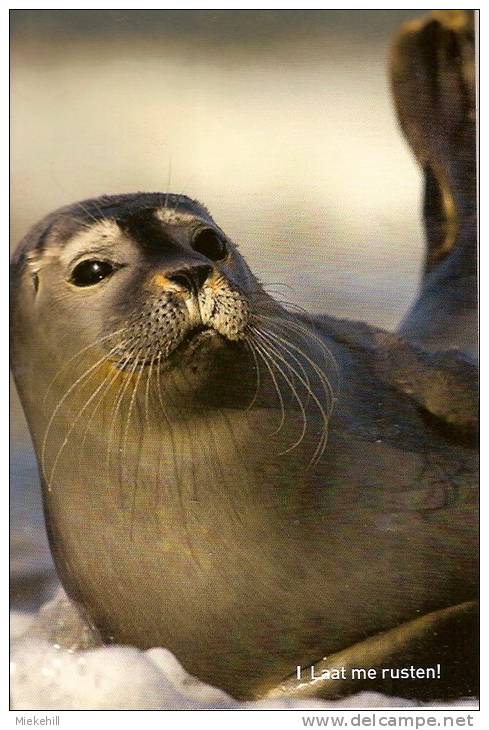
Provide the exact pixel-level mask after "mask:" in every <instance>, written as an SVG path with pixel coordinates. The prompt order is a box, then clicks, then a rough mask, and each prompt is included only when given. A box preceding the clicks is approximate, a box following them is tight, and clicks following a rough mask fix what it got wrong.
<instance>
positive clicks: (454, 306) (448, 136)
mask: <svg viewBox="0 0 489 730" xmlns="http://www.w3.org/2000/svg"><path fill="white" fill-rule="evenodd" d="M391 70H392V86H393V93H394V99H395V104H396V108H397V112H398V117H399V121H400V124H401V127H402V129H403V131H404V134H405V135H406V138H407V140H408V142H409V144H410V146H411V148H412V150H413V152H414V154H415V156H416V159H417V160H418V162H419V164H420V165H421V166H422V168H423V170H424V175H425V201H424V220H425V230H426V239H427V251H426V259H425V267H424V276H423V280H422V284H421V289H420V293H419V297H418V299H417V301H416V302H415V304H414V305H413V307H412V308H411V310H410V311H409V312H408V314H407V315H406V317H405V318H404V320H403V322H402V323H401V326H400V329H399V331H400V333H401V334H402V335H403V337H405V338H407V339H409V340H411V341H414V342H417V343H420V344H422V345H423V347H424V348H425V349H429V350H432V351H435V350H446V349H450V348H459V349H461V350H464V351H466V352H470V353H472V354H476V352H477V192H476V190H477V189H476V110H475V53H474V13H473V12H472V11H463V10H437V11H434V12H432V13H430V14H429V15H427V16H424V17H423V18H421V19H420V20H419V21H414V22H412V23H409V24H407V25H406V26H404V27H403V29H402V31H401V33H400V34H399V36H398V39H397V41H396V43H395V45H394V48H393V53H392V62H391Z"/></svg>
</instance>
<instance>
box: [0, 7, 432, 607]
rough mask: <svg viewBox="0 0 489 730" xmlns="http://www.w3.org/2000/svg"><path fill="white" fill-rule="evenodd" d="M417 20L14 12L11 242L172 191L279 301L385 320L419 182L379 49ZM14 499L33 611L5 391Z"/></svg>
mask: <svg viewBox="0 0 489 730" xmlns="http://www.w3.org/2000/svg"><path fill="white" fill-rule="evenodd" d="M416 14H417V13H415V12H414V11H395V10H368V11H367V10H361V11H358V10H349V11H338V10H334V11H333V10H323V11H313V10H304V11H301V10H290V11H289V10H279V11H273V10H250V11H248V10H220V11H219V10H203V11H197V10H186V11H176V10H141V11H139V10H130V11H123V10H96V11H95V10H14V11H11V92H12V107H11V110H12V111H11V114H12V116H11V121H12V126H11V129H12V135H11V145H12V157H11V160H12V177H11V180H12V197H11V200H12V218H11V231H12V245H13V246H15V245H16V244H17V242H18V241H19V240H20V238H21V237H22V236H23V235H24V234H25V233H26V232H27V230H28V229H29V227H30V226H31V225H32V224H34V223H35V222H36V221H37V220H38V219H39V218H40V217H41V216H43V215H44V214H46V213H48V212H49V211H51V210H52V209H53V208H56V207H58V206H60V205H64V204H67V203H71V202H73V201H75V200H80V199H83V198H86V197H92V196H96V195H101V194H103V193H116V192H119V193H120V192H135V191H137V190H144V191H163V192H165V191H167V190H170V191H171V192H176V193H179V192H183V193H185V194H187V195H190V196H191V197H195V198H197V199H198V200H200V201H201V202H203V203H204V204H205V205H206V206H207V207H208V208H209V209H210V211H211V213H212V215H213V217H214V218H215V220H216V222H217V223H218V224H219V225H220V226H221V227H222V228H223V229H224V230H225V231H226V232H227V234H228V235H230V236H231V238H232V239H233V240H234V241H235V242H236V243H238V244H239V245H240V247H241V252H242V253H243V254H244V256H245V257H246V258H247V260H248V262H249V263H250V265H251V267H252V268H253V269H254V271H255V272H256V273H258V275H259V276H260V277H261V278H262V280H263V281H264V282H265V284H267V283H268V284H271V285H272V284H273V290H274V291H275V292H276V293H277V294H280V296H282V297H285V298H286V299H289V300H292V301H295V302H297V303H299V304H301V305H302V306H305V307H306V308H308V309H310V310H311V311H316V312H317V311H326V312H328V313H329V314H333V315H337V316H340V317H348V318H353V319H362V320H366V321H368V322H370V323H373V324H376V325H379V326H382V327H385V328H388V329H390V328H393V327H395V326H396V325H397V323H398V322H399V320H400V319H401V317H402V315H403V314H404V312H405V311H406V310H407V308H408V306H409V303H410V302H411V301H412V299H413V297H414V296H415V293H416V289H417V284H418V281H419V276H420V269H421V266H422V259H423V234H422V228H421V189H422V181H421V174H420V171H419V170H418V169H417V167H416V164H415V162H414V159H413V158H412V156H411V153H410V151H409V149H408V148H407V145H406V144H405V142H404V140H403V138H402V136H401V134H400V131H399V129H398V127H397V123H396V118H395V114H394V108H393V104H392V101H391V97H390V89H389V78H388V54H389V46H390V43H391V40H392V36H393V34H394V33H395V32H396V31H397V30H398V28H399V26H400V24H401V23H403V22H404V21H406V20H409V19H411V18H412V17H414V16H415V15H416ZM277 284H280V286H279V287H277ZM11 504H12V574H13V583H12V586H13V598H14V606H18V607H19V608H30V607H32V606H34V605H37V603H38V602H39V601H40V600H41V599H42V598H43V597H44V595H45V592H46V591H47V590H49V588H48V587H49V585H51V583H50V581H51V577H52V567H51V563H50V559H49V556H48V551H47V547H46V542H45V536H44V532H43V523H42V516H41V504H40V496H39V489H38V485H37V475H36V467H35V462H34V457H33V454H32V449H31V446H30V442H29V437H28V434H27V431H26V427H25V423H24V420H23V416H22V414H21V410H20V408H19V405H18V402H17V400H16V398H15V397H14V398H13V401H12V501H11Z"/></svg>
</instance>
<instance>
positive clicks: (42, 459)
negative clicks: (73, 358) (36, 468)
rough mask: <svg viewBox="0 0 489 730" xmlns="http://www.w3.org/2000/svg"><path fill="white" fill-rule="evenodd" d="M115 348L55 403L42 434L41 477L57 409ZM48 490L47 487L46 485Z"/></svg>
mask: <svg viewBox="0 0 489 730" xmlns="http://www.w3.org/2000/svg"><path fill="white" fill-rule="evenodd" d="M117 347H118V346H116V347H114V348H112V350H110V352H108V353H107V354H106V355H104V356H103V357H101V358H100V360H97V362H96V363H95V364H94V365H92V366H91V367H89V368H88V369H87V370H85V372H84V373H82V375H80V377H78V378H77V379H76V380H75V382H74V383H73V384H72V385H71V386H70V387H69V388H68V390H67V391H66V393H65V394H64V396H63V397H62V398H61V399H60V400H59V401H58V403H57V405H56V407H55V409H54V411H53V413H52V414H51V417H50V419H49V422H48V425H47V427H46V431H45V433H44V439H43V443H42V448H41V471H42V473H43V475H44V477H45V478H46V476H47V475H46V471H45V466H46V447H47V441H48V437H49V433H50V431H51V426H52V424H53V421H54V419H55V418H56V416H57V414H58V412H59V409H60V408H61V406H62V405H63V403H65V401H66V399H67V398H68V397H69V396H70V394H71V393H72V392H73V390H74V389H75V388H76V387H77V386H78V385H79V384H80V383H81V382H83V380H85V378H87V377H88V376H89V375H90V374H91V373H93V371H94V370H96V368H98V367H99V366H100V365H101V364H102V363H103V362H105V361H106V360H108V359H109V358H110V355H111V354H112V353H113V352H115V350H116V349H117ZM48 490H50V487H49V485H48Z"/></svg>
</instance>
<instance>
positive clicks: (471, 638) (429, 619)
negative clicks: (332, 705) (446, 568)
mask: <svg viewBox="0 0 489 730" xmlns="http://www.w3.org/2000/svg"><path fill="white" fill-rule="evenodd" d="M477 638H478V603H477V602H476V601H466V602H464V603H460V604H458V605H455V606H449V607H447V608H443V609H440V610H438V611H433V612H431V613H428V614H425V615H424V616H421V617H419V618H416V619H414V620H412V621H409V622H407V623H404V624H402V625H401V626H396V627H395V628H393V629H389V630H388V631H384V632H381V633H379V634H376V635H375V636H369V637H368V638H367V639H365V640H364V641H361V642H358V643H357V644H354V645H353V646H351V647H348V648H347V649H344V650H342V651H340V652H337V653H336V654H334V655H332V656H328V657H324V658H323V659H321V660H320V661H318V662H316V663H315V664H314V676H315V679H311V678H310V676H311V672H310V668H306V667H304V668H303V669H302V672H301V674H302V679H301V680H298V679H297V675H296V674H295V673H294V674H292V675H290V676H289V677H287V678H285V679H284V680H283V682H281V683H280V685H278V686H277V687H274V688H273V689H271V690H269V691H267V692H266V694H264V695H262V698H263V699H265V698H266V699H285V698H288V697H294V698H295V699H298V700H300V699H303V700H306V699H310V698H313V697H315V698H320V699H334V698H337V697H340V696H342V695H346V694H351V693H353V692H360V691H378V692H383V693H384V694H389V695H392V696H403V697H411V698H417V699H424V698H426V699H433V697H439V698H443V699H444V700H446V699H448V698H450V697H467V696H475V695H476V694H477V691H478V681H477V676H476V674H477V667H476V664H477V662H476V661H475V659H476V655H477ZM438 665H439V666H438ZM342 667H343V668H344V670H345V671H344V674H345V677H346V678H345V679H334V678H328V674H327V672H329V676H331V674H332V670H335V669H336V670H340V671H341V668H342ZM410 667H413V668H414V669H419V668H421V669H426V668H432V669H434V670H435V678H431V677H430V678H426V679H424V678H421V677H419V676H418V678H413V677H407V678H399V679H398V678H396V670H398V669H403V668H404V669H408V670H409V669H410ZM354 669H364V670H367V671H368V670H369V669H370V670H374V671H373V672H371V675H370V677H368V676H367V677H363V676H359V675H363V673H362V672H360V673H357V674H356V676H355V677H354V678H352V677H353V672H352V670H354ZM383 670H386V672H383ZM389 670H394V671H393V672H392V673H391V672H390V671H389ZM438 670H439V674H438ZM323 673H324V674H323ZM322 674H323V678H321V675H322ZM383 675H384V676H383ZM385 675H386V676H385ZM333 676H334V675H333ZM433 685H435V686H436V689H435V691H434V690H433Z"/></svg>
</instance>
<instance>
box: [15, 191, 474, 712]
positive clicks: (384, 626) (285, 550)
mask: <svg viewBox="0 0 489 730" xmlns="http://www.w3.org/2000/svg"><path fill="white" fill-rule="evenodd" d="M12 291H13V294H12V305H13V306H12V330H13V332H14V338H13V349H12V355H13V371H14V375H15V379H16V383H17V386H18V389H19V393H20V396H21V399H22V403H23V406H24V409H25V412H26V415H27V419H28V422H29V426H30V430H31V434H32V438H33V442H34V445H35V448H36V453H37V458H38V462H39V470H40V474H41V478H42V482H43V492H44V503H45V512H46V521H47V526H48V533H49V537H50V543H51V547H52V551H53V555H54V558H55V561H56V565H57V569H58V571H59V574H60V577H61V579H62V581H63V584H64V586H65V588H66V590H67V591H68V593H69V595H70V596H71V597H72V598H73V599H74V600H75V601H77V602H78V603H79V604H80V605H81V606H83V607H84V609H85V610H86V611H87V613H88V615H89V617H90V619H91V620H92V621H93V622H94V624H95V625H96V626H97V628H98V629H99V630H100V632H101V634H102V636H103V638H104V640H105V641H107V642H117V643H125V644H132V645H136V646H139V647H142V648H149V647H153V646H165V647H168V648H169V649H171V650H172V651H173V652H174V653H175V654H176V656H177V657H178V658H179V660H180V661H181V662H182V663H183V664H184V666H185V667H186V669H187V670H188V671H190V672H191V673H193V674H195V675H197V676H199V677H200V678H202V679H203V680H205V681H207V682H209V683H211V684H214V685H218V686H220V687H222V688H224V689H225V690H227V691H228V692H230V693H231V694H232V695H234V696H236V697H242V698H250V697H256V696H261V695H264V694H265V693H267V692H269V691H271V690H272V689H273V687H275V686H276V685H277V684H279V683H280V682H281V680H283V679H284V678H285V677H287V676H288V675H289V674H292V673H293V672H294V671H295V667H296V666H297V665H302V666H307V665H310V664H312V663H314V662H315V661H318V660H320V659H322V658H323V657H325V656H327V655H333V654H335V652H340V651H342V650H344V649H345V648H346V647H351V646H354V645H356V644H357V643H359V642H362V641H363V640H365V639H366V638H367V637H371V636H373V635H375V634H378V633H379V632H385V631H388V630H391V629H393V628H395V627H399V626H400V625H403V624H405V623H407V622H410V621H413V620H415V619H417V618H419V617H420V616H423V615H425V614H428V613H430V612H434V611H438V610H441V609H445V608H447V607H450V606H454V605H457V604H461V603H464V602H467V601H470V600H472V599H473V598H474V594H475V591H476V580H477V578H476V557H475V547H474V546H475V543H476V523H475V519H474V507H475V500H476V455H475V450H474V447H473V444H472V443H471V441H470V434H469V432H468V429H467V428H466V424H467V423H469V424H470V423H471V421H470V418H468V420H467V418H466V417H467V413H466V412H465V411H466V410H467V409H468V405H467V404H468V403H469V401H470V398H469V397H468V396H467V398H464V399H463V404H464V405H463V406H462V407H461V409H460V412H458V411H456V412H455V415H454V414H453V412H452V411H451V416H450V418H451V419H452V420H451V423H449V424H448V425H447V418H446V417H445V411H444V410H443V407H444V406H443V404H444V398H440V399H439V400H440V402H437V403H436V404H435V405H433V392H434V391H433V388H431V387H428V388H427V389H426V387H425V386H423V383H421V384H420V383H419V378H418V377H417V376H416V378H415V379H414V380H413V378H411V375H410V368H411V369H412V368H413V366H412V362H414V363H415V365H414V370H415V371H416V372H417V368H419V371H420V372H423V373H424V372H426V373H427V374H426V378H427V379H428V381H429V383H431V382H434V381H435V380H436V382H437V383H443V384H444V386H445V387H446V388H448V389H449V390H451V391H454V392H455V391H456V390H457V388H458V386H459V383H458V382H457V381H456V373H455V375H453V373H452V371H451V370H450V368H448V369H446V368H445V365H444V362H441V363H440V362H438V361H434V360H433V361H432V360H429V362H426V361H425V360H424V359H423V358H424V357H425V356H424V355H420V353H419V352H418V351H417V350H416V349H415V348H411V347H410V346H409V345H407V344H403V346H402V347H401V348H400V349H399V347H398V345H399V342H400V341H399V340H398V339H397V338H396V337H395V336H391V337H392V340H389V339H388V338H387V339H386V335H385V333H382V332H380V331H378V330H374V329H372V328H369V327H367V326H365V325H359V324H354V323H353V324H352V323H346V322H342V321H338V320H334V319H332V318H329V317H318V318H315V319H313V318H308V317H306V316H297V315H293V314H291V313H290V312H288V311H287V310H286V309H284V308H283V307H281V306H280V305H279V304H278V303H276V302H275V301H274V300H273V299H272V298H271V297H269V296H268V295H267V293H266V292H265V290H264V289H263V288H262V286H261V285H260V284H259V282H258V281H257V280H256V278H255V277H254V276H253V274H252V273H251V271H250V270H249V268H248V266H247V264H246V262H245V261H244V259H243V258H242V256H240V254H239V253H238V251H237V249H236V247H235V246H234V245H233V244H232V242H231V241H230V240H229V239H228V238H227V236H226V235H225V234H224V232H223V231H222V230H221V229H219V227H218V226H217V225H216V224H215V222H214V221H213V220H212V218H211V216H210V214H209V213H208V212H207V211H206V210H205V209H204V208H203V207H202V206H201V205H199V204H198V203H196V202H195V201H191V200H190V199H188V198H184V197H182V196H172V195H170V196H168V195H162V194H161V195H160V194H148V195H145V194H144V195H143V194H135V195H129V196H112V197H104V198H99V199H97V200H89V201H84V202H83V203H81V204H78V205H74V206H71V207H68V208H65V209H61V210H60V211H57V212H56V213H54V214H52V215H51V216H49V217H48V218H47V219H46V220H45V221H43V222H42V223H41V224H39V226H38V227H37V228H36V229H34V230H33V232H32V233H31V234H30V235H28V237H27V238H26V239H25V241H24V242H23V244H21V246H20V248H19V251H18V253H17V255H16V258H15V260H14V262H13V290H12ZM396 348H397V349H396ZM403 348H404V349H403ZM394 353H397V355H396V357H397V359H395V358H394ZM399 353H400V354H399ZM393 358H394V359H393ZM408 360H409V363H411V365H410V364H409V363H408V364H407V365H405V363H406V362H407V361H408ZM467 367H470V365H467ZM430 368H431V369H430ZM457 372H458V371H457ZM453 377H455V380H453ZM450 378H452V380H451V379H450ZM430 379H431V380H430ZM406 383H409V387H406ZM425 385H426V384H425ZM423 387H425V390H423ZM460 387H462V386H460ZM426 390H428V392H429V397H430V398H431V401H430V402H428V401H429V398H427V396H426ZM440 403H441V405H440ZM440 409H441V410H440ZM464 418H465V419H466V420H463V419H464ZM448 420H449V419H448ZM461 423H463V424H464V426H463V427H462V428H461V425H460V424H461ZM462 431H463V433H462ZM432 634H436V632H435V631H433V632H432ZM396 646H397V644H396ZM410 651H412V649H410ZM438 651H439V655H440V656H441V657H443V661H444V662H445V664H444V666H445V672H444V678H443V684H438V685H437V687H436V689H433V692H434V693H435V695H436V692H441V693H442V694H441V695H436V696H446V695H450V694H455V695H457V694H460V693H465V694H467V693H469V692H471V691H473V681H474V680H473V677H472V676H471V675H470V674H467V673H461V672H460V671H459V664H458V662H459V661H460V656H459V655H457V657H454V656H453V655H452V653H451V652H450V647H447V646H446V645H445V644H444V645H443V646H439V647H438ZM396 652H397V653H396ZM396 652H394V651H392V652H391V656H390V661H391V663H395V662H398V663H400V664H402V663H403V662H405V661H406V660H407V659H409V657H410V655H409V654H408V655H403V653H402V651H398V650H396ZM387 653H388V652H387ZM394 655H395V656H394ZM359 661H361V660H360V659H359ZM441 687H443V690H442V689H440V688H441ZM339 691H341V690H339ZM395 691H396V692H400V693H402V683H399V686H398V687H396V689H395ZM416 691H417V690H416ZM416 691H414V690H410V692H413V693H414V694H415V693H416ZM428 691H429V692H430V691H431V690H428Z"/></svg>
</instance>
